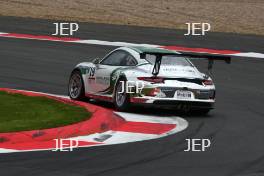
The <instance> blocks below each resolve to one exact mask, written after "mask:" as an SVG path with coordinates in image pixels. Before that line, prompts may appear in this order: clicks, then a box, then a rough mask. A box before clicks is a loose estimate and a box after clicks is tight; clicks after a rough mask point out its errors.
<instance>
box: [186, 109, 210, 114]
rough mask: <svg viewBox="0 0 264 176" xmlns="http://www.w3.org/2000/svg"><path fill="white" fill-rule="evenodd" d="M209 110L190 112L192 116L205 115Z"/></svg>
mask: <svg viewBox="0 0 264 176" xmlns="http://www.w3.org/2000/svg"><path fill="white" fill-rule="evenodd" d="M210 110H211V109H209V108H205V109H196V110H192V111H191V114H193V115H207V114H208V113H209V112H210Z"/></svg>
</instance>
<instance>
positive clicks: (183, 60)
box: [68, 46, 230, 113]
mask: <svg viewBox="0 0 264 176" xmlns="http://www.w3.org/2000/svg"><path fill="white" fill-rule="evenodd" d="M193 58H206V59H208V63H209V64H208V66H209V68H211V67H212V63H213V61H214V60H225V61H226V62H230V58H229V57H221V56H209V55H202V56H201V55H196V54H186V53H178V52H175V51H171V50H166V49H161V48H149V47H139V46H138V47H120V48H117V49H115V50H113V51H112V52H110V53H109V54H107V55H106V56H105V57H104V58H102V59H99V58H97V59H94V60H93V61H92V62H83V63H80V64H78V65H77V66H76V67H75V68H74V70H73V71H72V73H71V76H70V80H69V85H68V90H69V96H70V98H71V99H74V100H81V99H83V98H85V97H86V98H92V99H98V100H104V101H109V102H113V103H114V105H115V107H116V109H117V110H119V111H127V110H128V109H129V107H130V105H131V104H139V105H158V106H166V107H169V106H174V107H176V108H177V109H181V110H185V111H192V110H198V111H199V112H200V113H208V112H209V111H210V110H211V109H212V108H213V107H214V103H215V86H214V84H213V81H212V79H211V78H210V77H209V76H208V75H206V74H204V73H201V72H200V71H198V69H197V68H196V67H195V66H194V65H193V64H192V63H191V61H190V59H193Z"/></svg>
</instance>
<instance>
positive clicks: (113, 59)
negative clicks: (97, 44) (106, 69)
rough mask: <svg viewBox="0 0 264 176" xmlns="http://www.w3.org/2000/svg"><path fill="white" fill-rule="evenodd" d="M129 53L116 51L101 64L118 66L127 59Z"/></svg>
mask: <svg viewBox="0 0 264 176" xmlns="http://www.w3.org/2000/svg"><path fill="white" fill-rule="evenodd" d="M126 56H127V53H126V52H125V51H120V50H119V51H115V52H113V53H112V54H110V55H109V56H108V57H107V58H105V59H104V60H103V61H102V62H101V63H100V64H103V65H114V66H118V65H120V64H121V62H122V61H123V60H124V59H125V58H126Z"/></svg>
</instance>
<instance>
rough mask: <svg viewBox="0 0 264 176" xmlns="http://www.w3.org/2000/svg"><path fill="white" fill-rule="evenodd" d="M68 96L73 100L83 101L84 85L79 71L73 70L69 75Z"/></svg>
mask: <svg viewBox="0 0 264 176" xmlns="http://www.w3.org/2000/svg"><path fill="white" fill-rule="evenodd" d="M68 94H69V96H70V98H71V99H73V100H83V99H84V98H85V92H84V83H83V79H82V74H81V71H80V70H74V71H73V72H72V73H71V76H70V80H69V84H68Z"/></svg>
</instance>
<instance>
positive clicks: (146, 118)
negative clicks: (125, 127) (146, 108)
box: [114, 112, 178, 124]
mask: <svg viewBox="0 0 264 176" xmlns="http://www.w3.org/2000/svg"><path fill="white" fill-rule="evenodd" d="M114 113H115V114H117V115H119V116H121V117H122V118H124V119H125V120H127V121H130V122H151V123H160V124H177V123H178V121H177V120H178V117H176V116H173V117H172V116H171V117H158V116H157V115H145V114H144V115H143V114H140V116H139V115H138V114H135V113H127V112H114Z"/></svg>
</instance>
